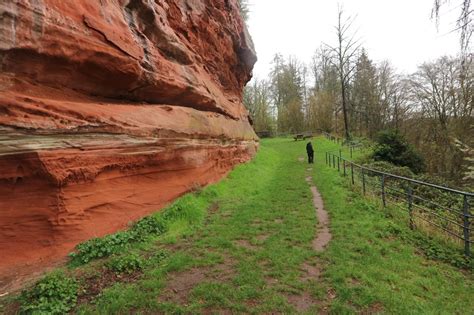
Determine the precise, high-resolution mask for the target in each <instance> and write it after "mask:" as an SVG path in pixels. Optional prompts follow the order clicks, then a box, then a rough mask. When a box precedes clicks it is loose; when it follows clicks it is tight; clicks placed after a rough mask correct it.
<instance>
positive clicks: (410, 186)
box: [326, 135, 474, 257]
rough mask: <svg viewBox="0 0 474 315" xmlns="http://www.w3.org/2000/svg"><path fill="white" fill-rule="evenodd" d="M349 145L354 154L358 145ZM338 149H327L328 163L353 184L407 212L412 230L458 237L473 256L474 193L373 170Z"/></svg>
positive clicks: (465, 249) (365, 192)
mask: <svg viewBox="0 0 474 315" xmlns="http://www.w3.org/2000/svg"><path fill="white" fill-rule="evenodd" d="M329 136H331V135H329ZM326 137H327V136H326ZM331 137H332V136H331ZM328 139H330V138H328ZM330 140H332V139H330ZM333 141H335V140H333ZM335 142H336V141H335ZM348 146H349V148H350V150H349V151H350V155H351V157H352V152H353V150H355V149H356V147H357V146H354V147H353V146H352V145H351V144H348ZM335 152H336V151H331V152H326V165H328V166H330V167H332V168H337V170H338V171H339V173H341V174H342V175H343V176H345V177H350V182H351V184H352V185H358V186H360V187H361V191H362V193H363V194H364V195H365V194H368V193H371V194H373V195H376V196H378V197H380V198H381V201H382V204H383V206H384V207H385V206H387V204H388V203H391V204H393V205H395V206H397V207H398V208H400V209H402V210H404V211H406V213H407V214H408V220H409V226H410V228H411V229H415V228H416V227H417V226H420V227H421V226H423V227H426V228H429V229H438V230H441V231H443V232H444V234H445V235H446V236H448V237H450V238H451V239H457V240H459V241H460V242H462V243H463V245H464V254H465V255H466V256H468V257H470V256H471V244H472V243H473V235H472V229H471V221H472V217H473V216H472V215H471V213H470V210H471V209H470V204H471V200H472V198H473V197H474V194H473V193H471V192H467V191H461V190H457V189H452V188H448V187H443V186H440V185H435V184H432V183H427V182H423V181H419V180H416V179H412V178H408V177H404V176H399V175H395V174H390V173H387V172H383V171H378V170H374V169H371V168H369V167H366V166H363V165H359V164H357V163H354V162H353V161H351V160H349V159H348V158H345V157H343V156H342V150H337V152H336V153H335Z"/></svg>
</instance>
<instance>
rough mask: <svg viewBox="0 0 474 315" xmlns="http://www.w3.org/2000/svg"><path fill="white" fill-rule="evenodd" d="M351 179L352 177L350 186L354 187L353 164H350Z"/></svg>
mask: <svg viewBox="0 0 474 315" xmlns="http://www.w3.org/2000/svg"><path fill="white" fill-rule="evenodd" d="M351 177H352V185H354V164H353V163H352V162H351Z"/></svg>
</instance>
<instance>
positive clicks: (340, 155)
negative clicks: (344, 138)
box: [339, 149, 342, 157]
mask: <svg viewBox="0 0 474 315" xmlns="http://www.w3.org/2000/svg"><path fill="white" fill-rule="evenodd" d="M339 157H342V150H341V149H339Z"/></svg>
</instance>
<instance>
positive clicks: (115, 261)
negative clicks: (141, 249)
mask: <svg viewBox="0 0 474 315" xmlns="http://www.w3.org/2000/svg"><path fill="white" fill-rule="evenodd" d="M143 265H144V263H143V259H142V258H141V257H140V256H138V255H137V254H130V255H127V256H119V257H114V258H112V259H111V260H110V261H109V262H108V263H107V268H109V269H110V270H112V271H114V272H116V273H128V274H131V273H132V272H134V271H137V270H141V269H142V268H143Z"/></svg>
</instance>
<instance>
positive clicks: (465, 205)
mask: <svg viewBox="0 0 474 315" xmlns="http://www.w3.org/2000/svg"><path fill="white" fill-rule="evenodd" d="M462 213H463V217H464V220H463V223H464V224H463V232H464V254H465V255H466V256H468V257H470V256H471V242H470V241H469V217H470V215H469V201H468V200H467V195H464V202H463V207H462Z"/></svg>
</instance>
